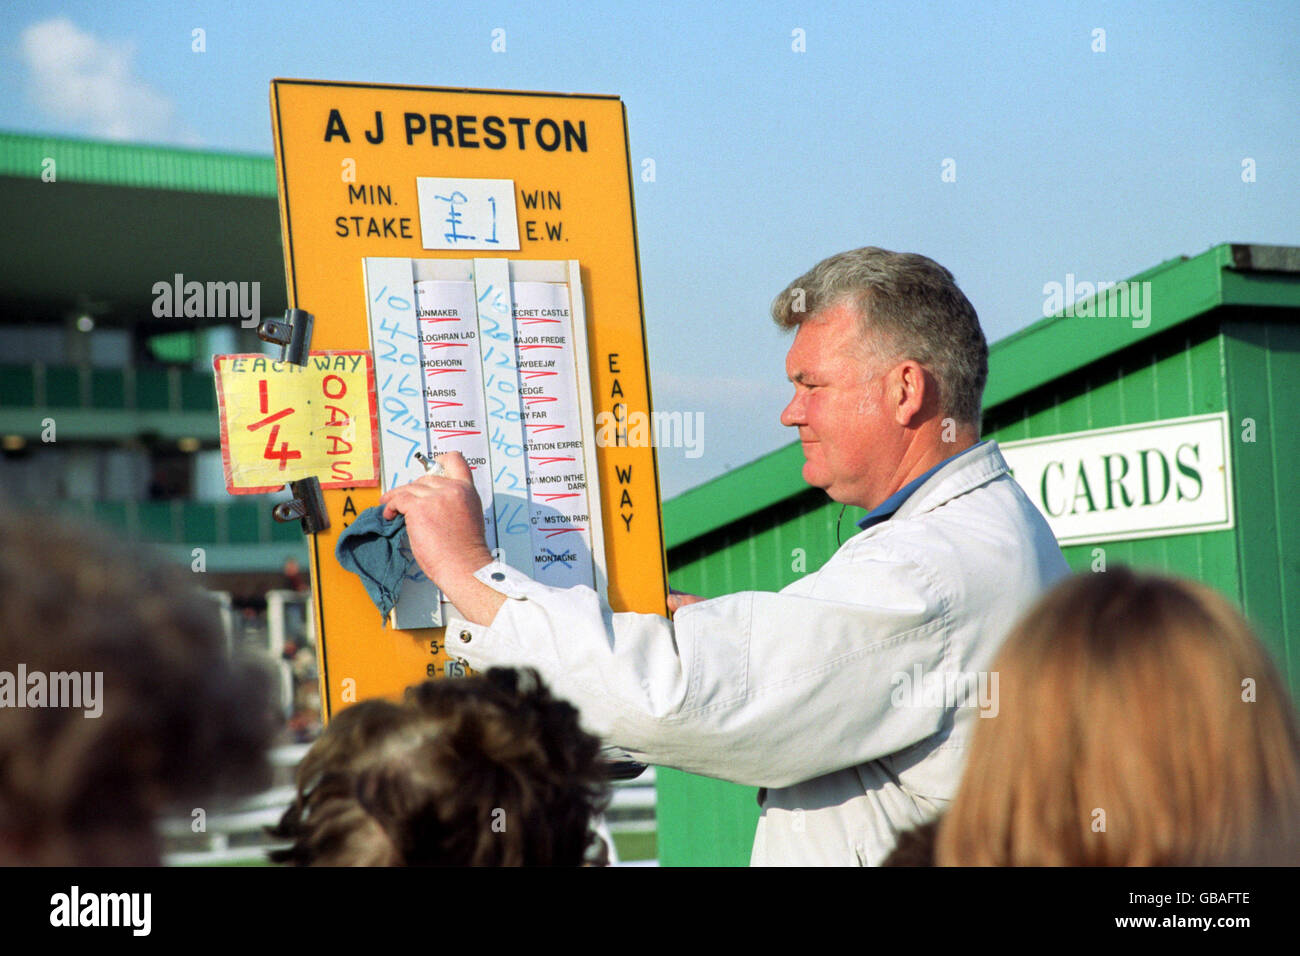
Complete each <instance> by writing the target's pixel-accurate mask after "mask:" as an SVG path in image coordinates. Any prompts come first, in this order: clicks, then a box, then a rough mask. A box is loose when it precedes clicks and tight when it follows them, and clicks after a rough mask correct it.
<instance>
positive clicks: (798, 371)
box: [781, 305, 901, 508]
mask: <svg viewBox="0 0 1300 956" xmlns="http://www.w3.org/2000/svg"><path fill="white" fill-rule="evenodd" d="M785 371H786V375H787V377H789V379H790V381H791V382H792V383H793V384H794V398H792V399H791V400H790V404H789V405H787V406H786V407H785V411H783V412H782V413H781V424H782V425H788V426H791V427H794V428H798V429H799V441H800V442H801V443H802V445H803V454H804V458H805V459H806V461H805V463H804V466H803V478H804V481H806V482H808V484H810V485H812V486H813V487H814V488H823V489H825V491H826V493H827V494H828V495H830V496H831V498H833V499H834V500H835V501H840V502H843V503H845V504H851V505H857V506H859V507H863V508H873V507H875V506H876V505H878V504H879V503H880V501H882V500H884V497H885V496H884V495H879V497H878V498H877V495H878V491H879V489H880V488H882V487H883V486H884V485H885V484H887V483H888V481H889V480H890V479H891V478H892V476H893V473H894V469H895V467H896V466H897V464H898V461H897V456H898V449H897V448H896V447H895V446H896V444H897V442H898V441H899V438H900V436H901V430H900V428H899V426H898V425H897V424H896V423H895V422H894V420H893V418H892V417H890V416H887V415H886V414H885V413H884V409H883V408H882V401H881V400H882V379H881V377H880V376H879V375H873V371H875V370H873V369H872V368H871V367H870V363H869V361H868V359H867V357H866V354H865V352H864V349H863V346H862V339H861V334H860V333H859V331H858V324H857V317H856V316H855V315H854V312H853V309H852V308H851V307H850V306H847V305H839V306H833V307H831V308H827V309H823V310H822V311H821V312H818V313H816V314H814V315H812V316H810V317H809V318H807V319H806V320H805V321H804V322H803V324H802V325H800V326H799V329H798V331H797V332H796V333H795V337H794V343H793V344H792V345H791V346H790V351H789V353H787V355H786V358H785Z"/></svg>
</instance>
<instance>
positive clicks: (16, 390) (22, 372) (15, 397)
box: [0, 365, 36, 408]
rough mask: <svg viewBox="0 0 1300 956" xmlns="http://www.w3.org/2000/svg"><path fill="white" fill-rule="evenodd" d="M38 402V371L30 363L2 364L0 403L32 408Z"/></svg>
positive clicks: (0, 366)
mask: <svg viewBox="0 0 1300 956" xmlns="http://www.w3.org/2000/svg"><path fill="white" fill-rule="evenodd" d="M35 404H36V371H35V370H34V369H33V368H32V367H31V366H30V365H0V405H8V406H10V407H15V408H30V407H31V406H32V405H35Z"/></svg>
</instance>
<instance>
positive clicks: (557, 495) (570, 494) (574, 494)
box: [534, 491, 581, 501]
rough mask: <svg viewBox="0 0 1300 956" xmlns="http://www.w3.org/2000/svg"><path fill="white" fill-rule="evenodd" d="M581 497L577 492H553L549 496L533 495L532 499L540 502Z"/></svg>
mask: <svg viewBox="0 0 1300 956" xmlns="http://www.w3.org/2000/svg"><path fill="white" fill-rule="evenodd" d="M579 495H581V492H578V491H553V492H551V493H550V494H536V493H535V494H534V497H536V498H540V499H541V500H542V501H558V500H559V499H560V498H577V497H579Z"/></svg>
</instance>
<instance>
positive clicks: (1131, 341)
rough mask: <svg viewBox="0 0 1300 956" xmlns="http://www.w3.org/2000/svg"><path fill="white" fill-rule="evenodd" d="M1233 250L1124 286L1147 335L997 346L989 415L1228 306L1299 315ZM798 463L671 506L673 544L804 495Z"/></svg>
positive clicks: (1288, 288)
mask: <svg viewBox="0 0 1300 956" xmlns="http://www.w3.org/2000/svg"><path fill="white" fill-rule="evenodd" d="M1236 245H1239V244H1238V243H1231V242H1224V243H1220V244H1218V245H1216V246H1212V247H1211V248H1209V249H1207V250H1206V251H1205V252H1203V253H1201V254H1200V255H1197V256H1193V257H1190V258H1185V257H1178V258H1175V259H1168V260H1166V261H1164V262H1162V263H1160V264H1158V265H1156V266H1153V267H1152V268H1150V269H1147V270H1145V271H1143V272H1139V273H1138V274H1137V275H1135V276H1133V277H1132V278H1131V279H1128V280H1126V281H1128V282H1150V283H1151V288H1150V315H1149V318H1150V324H1149V325H1147V326H1146V327H1144V328H1138V327H1134V326H1133V324H1132V321H1131V320H1130V319H1121V318H1084V317H1071V316H1065V315H1062V314H1058V315H1053V316H1049V317H1046V318H1043V319H1040V320H1039V321H1037V322H1035V323H1033V324H1032V325H1030V326H1028V327H1026V328H1024V329H1021V330H1019V331H1018V332H1014V333H1012V334H1011V335H1008V336H1007V337H1006V338H1003V339H999V340H998V341H997V342H996V343H995V344H994V345H992V346H991V347H990V348H989V384H988V387H987V388H985V390H984V411H985V412H986V413H987V412H988V411H989V410H990V409H993V408H995V407H997V406H998V405H1001V404H1004V403H1005V402H1009V401H1012V400H1013V399H1016V398H1018V397H1020V396H1021V395H1023V394H1025V393H1026V392H1029V391H1032V390H1033V389H1035V388H1039V387H1040V386H1042V385H1045V384H1047V383H1048V382H1050V381H1052V380H1054V379H1057V378H1059V377H1061V376H1062V375H1067V374H1069V373H1070V372H1073V371H1075V370H1076V369H1079V368H1082V367H1083V366H1085V365H1088V364H1090V363H1092V362H1095V361H1096V360H1098V359H1101V358H1105V357H1107V356H1109V355H1113V354H1114V353H1116V352H1119V351H1122V350H1124V349H1128V348H1132V347H1133V346H1134V345H1136V344H1137V343H1139V342H1141V341H1143V340H1145V339H1147V338H1150V337H1151V336H1153V335H1158V334H1160V333H1162V332H1166V331H1168V330H1169V329H1171V328H1173V327H1174V326H1177V325H1179V324H1181V323H1183V322H1187V321H1189V320H1191V319H1193V318H1195V317H1196V316H1198V315H1201V314H1203V313H1205V312H1207V311H1209V310H1210V309H1213V308H1216V307H1217V306H1220V305H1223V304H1225V303H1228V304H1234V305H1259V306H1287V307H1293V308H1300V281H1297V280H1296V277H1294V276H1291V277H1287V278H1284V279H1281V280H1279V279H1278V278H1277V277H1268V276H1267V275H1259V274H1252V273H1248V272H1232V271H1231V270H1232V269H1233V255H1232V251H1233V247H1234V246H1236ZM1076 305H1077V303H1076ZM1081 322H1087V323H1092V324H1093V326H1094V328H1095V330H1096V334H1095V335H1093V336H1090V337H1089V338H1088V339H1087V340H1086V341H1085V342H1082V343H1081V342H1079V341H1078V336H1077V335H1076V333H1077V330H1078V323H1081ZM802 466H803V455H802V453H801V452H800V450H799V443H798V442H797V441H796V442H791V443H790V444H789V445H785V446H784V447H782V448H778V449H777V450H776V451H773V452H769V453H768V454H766V455H764V456H763V457H761V458H758V459H756V460H755V461H752V462H750V463H749V464H747V465H742V466H741V467H739V468H736V469H734V470H732V471H729V472H727V473H726V474H724V475H720V476H718V477H717V478H714V479H712V480H711V481H708V482H705V483H704V484H702V485H698V486H697V487H695V488H692V489H690V490H689V491H685V492H683V493H682V494H680V495H677V496H675V497H673V498H671V499H669V500H668V501H665V502H664V506H663V514H664V537H665V543H666V545H667V547H668V548H669V549H670V550H671V549H672V548H676V547H679V546H681V545H683V544H686V543H687V542H689V541H693V540H694V539H696V538H699V537H701V536H702V535H705V534H708V533H709V532H711V531H715V530H717V529H718V528H721V527H724V526H725V525H728V524H730V523H732V522H734V521H737V520H739V519H740V518H743V517H745V516H746V515H750V514H753V513H755V512H757V511H760V510H762V509H763V508H767V507H770V506H772V505H774V504H777V503H779V502H781V501H783V500H785V499H788V498H792V497H794V496H795V495H798V494H801V493H803V492H805V491H807V490H808V488H809V486H808V485H807V484H806V483H805V482H804V481H803V478H802V475H801V469H802Z"/></svg>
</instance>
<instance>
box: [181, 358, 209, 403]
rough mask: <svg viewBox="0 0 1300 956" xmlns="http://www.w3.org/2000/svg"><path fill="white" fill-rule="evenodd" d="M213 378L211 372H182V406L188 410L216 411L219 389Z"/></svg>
mask: <svg viewBox="0 0 1300 956" xmlns="http://www.w3.org/2000/svg"><path fill="white" fill-rule="evenodd" d="M212 378H213V373H211V372H192V371H190V370H189V369H186V370H185V371H183V372H181V408H183V409H185V411H187V412H201V411H212V412H216V410H217V390H216V386H215V385H214V384H213V380H212Z"/></svg>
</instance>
